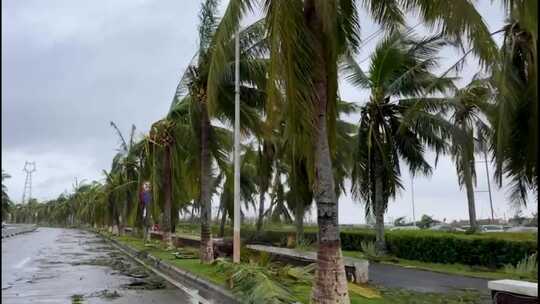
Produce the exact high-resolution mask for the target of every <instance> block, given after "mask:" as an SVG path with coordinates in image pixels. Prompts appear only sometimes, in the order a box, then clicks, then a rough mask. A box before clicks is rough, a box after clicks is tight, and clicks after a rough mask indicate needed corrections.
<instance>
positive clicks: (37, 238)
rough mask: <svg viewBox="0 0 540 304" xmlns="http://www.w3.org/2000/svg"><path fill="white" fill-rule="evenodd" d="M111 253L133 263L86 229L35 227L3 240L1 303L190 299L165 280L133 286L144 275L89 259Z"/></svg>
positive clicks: (105, 257)
mask: <svg viewBox="0 0 540 304" xmlns="http://www.w3.org/2000/svg"><path fill="white" fill-rule="evenodd" d="M111 256H112V257H116V258H115V260H114V261H117V260H118V259H120V261H121V262H122V264H123V265H126V264H129V265H131V266H132V267H135V268H136V267H138V265H136V264H135V263H134V262H132V261H131V260H128V259H125V258H123V255H122V254H121V253H119V252H118V251H116V250H115V249H113V248H112V247H110V246H109V245H108V244H107V243H105V242H104V241H103V240H102V239H101V238H99V237H98V236H97V235H95V234H92V233H90V232H86V231H81V230H75V229H60V228H38V229H37V230H36V231H34V232H30V233H26V234H21V235H17V236H14V237H11V238H8V239H2V303H7V304H11V303H21V304H22V303H25V304H26V303H111V304H117V303H130V304H139V303H192V301H191V297H190V296H189V295H187V294H186V293H184V292H183V291H181V290H179V289H177V288H175V287H173V286H172V285H170V284H168V283H166V282H165V281H161V282H163V283H162V284H161V286H163V285H164V288H161V289H153V288H150V289H133V288H132V286H135V285H138V284H137V283H140V282H141V280H143V279H140V278H138V277H137V276H131V275H129V274H127V275H126V273H125V272H123V271H118V269H113V268H114V267H111V266H110V265H108V264H107V263H101V264H105V265H102V266H101V265H95V263H94V264H93V263H92V262H89V261H101V262H103V261H111ZM98 264H99V263H98ZM131 266H130V267H131ZM135 268H134V269H135ZM130 269H131V268H130ZM137 269H138V268H137ZM139 272H140V270H139ZM147 275H148V274H147ZM149 277H152V276H149ZM159 280H160V279H159V278H157V277H156V278H155V281H159ZM135 288H138V287H135ZM80 299H82V301H81V300H80Z"/></svg>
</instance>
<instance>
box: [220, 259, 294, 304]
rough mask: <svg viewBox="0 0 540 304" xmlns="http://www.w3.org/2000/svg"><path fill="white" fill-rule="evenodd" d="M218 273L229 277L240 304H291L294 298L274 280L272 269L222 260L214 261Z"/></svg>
mask: <svg viewBox="0 0 540 304" xmlns="http://www.w3.org/2000/svg"><path fill="white" fill-rule="evenodd" d="M216 264H217V267H218V269H219V271H223V272H224V273H226V274H227V275H228V277H229V287H231V288H232V290H233V292H234V293H235V295H237V296H238V297H239V298H240V299H241V302H242V303H253V304H255V303H268V304H281V303H293V302H295V298H294V297H293V295H292V294H291V292H290V291H289V290H288V289H287V287H285V286H284V285H283V284H281V283H280V282H279V281H277V280H276V279H275V272H274V271H272V267H263V266H260V265H258V264H255V263H249V264H233V263H230V262H227V261H224V260H216Z"/></svg>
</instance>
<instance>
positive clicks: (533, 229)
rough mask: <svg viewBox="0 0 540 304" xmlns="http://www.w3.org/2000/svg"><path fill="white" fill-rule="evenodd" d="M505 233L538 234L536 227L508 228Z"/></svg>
mask: <svg viewBox="0 0 540 304" xmlns="http://www.w3.org/2000/svg"><path fill="white" fill-rule="evenodd" d="M506 232H532V233H538V227H526V226H516V227H512V228H508V230H506Z"/></svg>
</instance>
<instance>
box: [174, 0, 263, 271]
mask: <svg viewBox="0 0 540 304" xmlns="http://www.w3.org/2000/svg"><path fill="white" fill-rule="evenodd" d="M216 10H217V2H216V1H212V0H207V1H205V2H204V3H203V5H202V9H201V14H200V20H201V24H200V26H199V40H200V41H199V42H200V44H199V50H198V53H197V56H196V57H195V58H194V59H195V60H194V61H193V62H192V63H190V65H189V66H188V68H187V69H186V71H185V73H184V75H183V76H182V79H181V81H180V84H179V85H178V88H177V91H176V95H175V97H174V100H173V104H172V106H171V111H175V110H176V109H177V107H180V108H183V109H182V110H181V111H182V112H183V113H187V114H186V115H187V116H184V118H183V119H186V120H187V123H186V125H187V126H189V127H190V128H191V133H190V136H191V138H192V139H194V140H195V142H196V144H195V148H196V150H197V151H196V153H195V154H193V155H192V157H195V158H194V159H193V163H194V165H195V166H193V167H191V169H193V168H198V170H197V171H198V174H196V175H194V176H193V178H195V179H197V180H198V182H199V187H198V188H199V189H198V190H199V195H198V197H197V201H198V204H199V205H200V207H201V212H200V213H201V254H200V257H201V261H202V262H203V263H211V262H212V261H213V259H214V253H213V245H212V237H211V231H210V220H211V194H212V193H211V192H212V191H211V189H212V185H213V184H214V183H213V182H212V179H213V176H212V161H213V160H215V161H216V163H217V165H218V166H219V167H221V168H224V166H225V163H226V156H227V155H226V154H227V153H226V151H224V150H223V147H220V146H218V144H219V143H220V142H223V141H220V140H218V138H219V137H220V136H221V137H222V136H223V132H220V131H219V129H218V128H216V127H214V126H213V125H212V123H211V118H212V117H213V118H216V119H218V120H220V121H222V122H223V123H225V124H228V123H229V122H231V121H233V120H234V93H233V88H234V39H232V38H231V37H229V39H228V41H227V42H226V45H225V49H224V50H225V51H226V54H225V56H224V59H225V62H224V63H223V64H224V65H223V70H222V71H221V72H220V73H219V75H218V76H217V80H216V82H214V83H213V85H212V88H213V89H216V90H218V91H219V94H218V95H219V102H216V103H214V104H212V107H211V105H210V104H209V103H208V97H207V92H208V90H209V89H210V87H209V86H208V81H207V80H208V72H209V68H210V62H211V58H212V57H213V56H214V48H213V45H214V42H213V37H214V32H215V29H216V28H217V26H218V20H217V18H216V17H215V12H216ZM261 29H262V27H261V23H260V22H257V23H255V24H253V25H252V26H250V27H248V28H246V29H245V30H244V31H243V32H242V39H241V41H240V45H241V49H242V51H241V53H242V58H243V59H242V61H241V62H240V72H241V77H242V79H243V80H244V81H243V82H242V85H241V88H240V90H241V96H242V98H243V101H242V108H241V122H242V125H241V128H242V132H243V134H247V133H248V131H249V130H253V131H256V130H257V129H258V123H259V121H260V119H259V115H258V110H257V108H260V107H261V105H262V104H264V98H265V94H264V91H262V90H261V89H260V87H262V84H264V79H265V75H266V73H265V65H266V63H265V61H264V60H260V59H257V58H258V55H259V54H260V53H261V48H262V46H261V44H262V42H261V39H262V34H263V32H262V30H261ZM220 133H221V134H220Z"/></svg>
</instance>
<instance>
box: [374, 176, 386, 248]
mask: <svg viewBox="0 0 540 304" xmlns="http://www.w3.org/2000/svg"><path fill="white" fill-rule="evenodd" d="M374 198H375V200H374V202H375V208H374V209H375V210H374V211H375V248H376V249H377V253H379V254H381V255H384V254H385V253H386V243H385V241H384V209H385V208H384V205H385V202H384V195H383V185H382V179H381V178H380V177H378V176H376V177H375V192H374Z"/></svg>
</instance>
